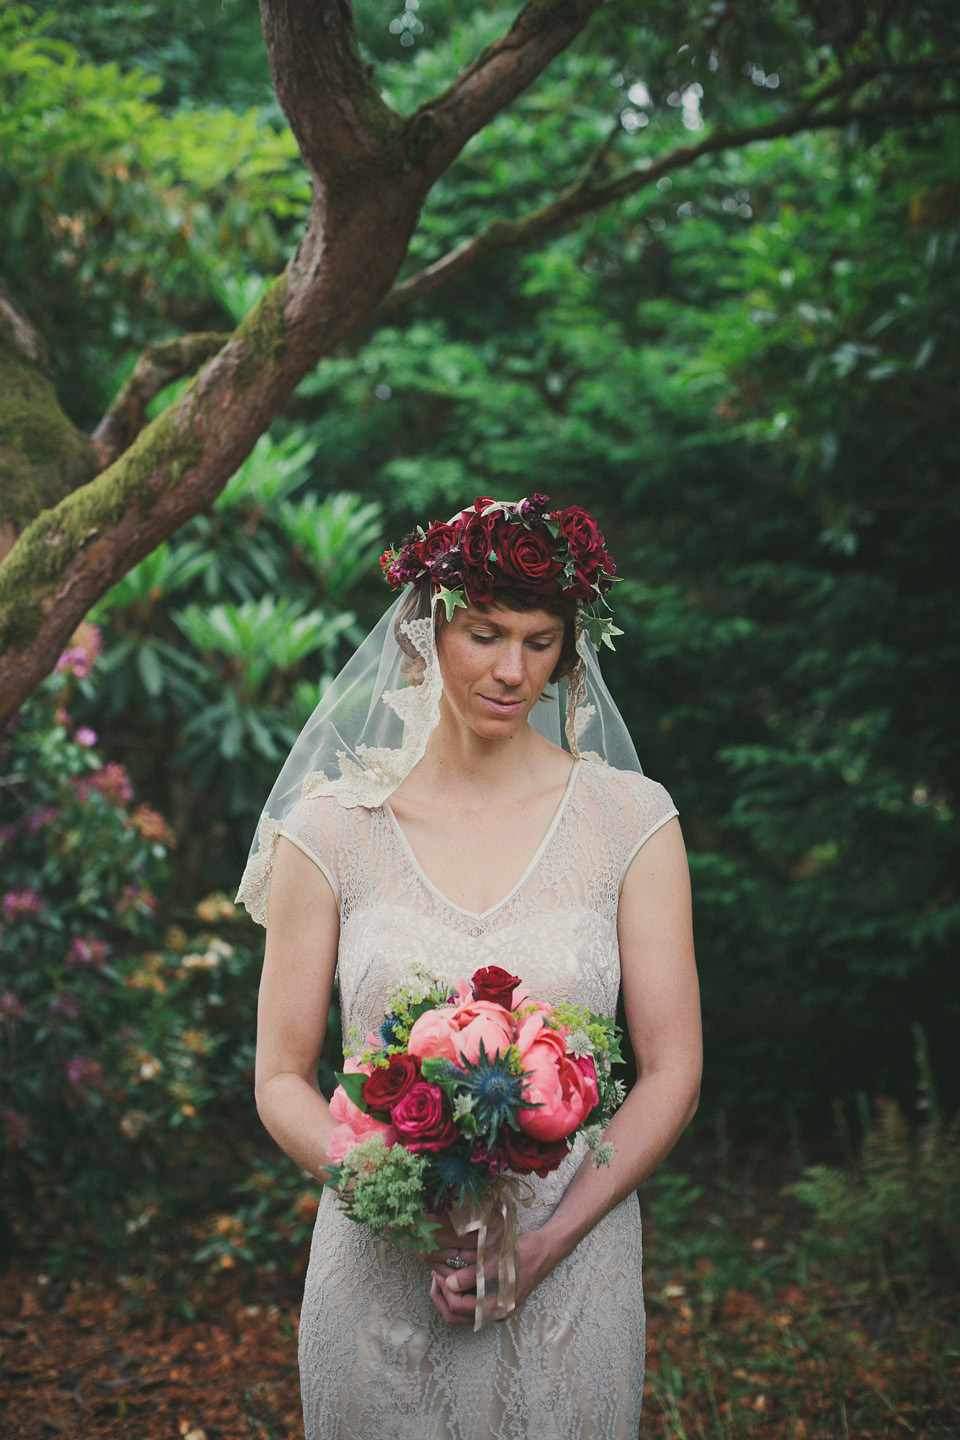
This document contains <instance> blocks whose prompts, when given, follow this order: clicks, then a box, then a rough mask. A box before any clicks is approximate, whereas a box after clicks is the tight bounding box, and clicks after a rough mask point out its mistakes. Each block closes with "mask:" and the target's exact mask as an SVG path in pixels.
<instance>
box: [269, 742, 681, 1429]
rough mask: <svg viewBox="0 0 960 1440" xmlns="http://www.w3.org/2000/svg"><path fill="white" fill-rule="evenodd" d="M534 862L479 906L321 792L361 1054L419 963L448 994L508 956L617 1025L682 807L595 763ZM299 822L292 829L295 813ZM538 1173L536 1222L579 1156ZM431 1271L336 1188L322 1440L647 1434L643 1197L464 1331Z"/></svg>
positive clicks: (320, 1399)
mask: <svg viewBox="0 0 960 1440" xmlns="http://www.w3.org/2000/svg"><path fill="white" fill-rule="evenodd" d="M576 769H577V774H576V776H575V777H571V781H572V783H571V785H570V787H569V788H568V791H567V792H566V795H565V798H564V802H563V808H562V810H561V812H560V813H559V815H558V817H557V818H556V820H555V823H554V828H553V831H552V833H551V835H550V838H549V840H548V841H547V843H546V845H545V846H544V847H543V849H542V853H540V855H539V859H538V860H537V863H536V864H535V865H534V866H533V867H532V868H529V869H528V873H527V874H526V875H525V876H524V877H523V878H522V880H521V881H520V882H518V884H517V886H515V887H514V889H513V891H511V893H510V894H509V895H507V896H505V897H504V898H503V900H502V901H501V902H500V904H498V905H496V906H494V907H492V908H491V909H490V910H488V911H487V912H485V914H483V915H476V914H471V913H470V912H468V911H465V910H463V909H461V908H459V907H457V906H455V905H453V904H452V903H451V902H449V901H446V900H445V899H444V897H443V896H442V895H441V894H440V893H439V892H438V891H437V890H436V889H435V888H434V887H431V886H429V885H428V884H427V883H425V877H424V876H423V873H422V872H421V871H420V870H419V867H418V866H417V863H416V860H415V858H414V857H413V854H412V852H410V851H409V850H408V848H407V847H405V846H404V845H403V844H402V843H401V840H400V837H399V836H398V833H397V830H396V829H395V825H396V822H395V821H394V820H392V818H391V816H390V815H389V814H388V813H387V811H386V809H385V808H383V807H381V808H377V809H362V808H353V809H350V810H344V809H342V808H341V807H340V806H338V805H337V804H336V802H335V801H333V800H331V799H326V798H324V799H319V800H318V799H310V800H304V801H302V802H301V803H300V805H299V806H297V808H296V810H295V812H294V814H293V815H292V816H291V822H292V824H293V827H294V831H295V834H296V837H297V840H298V843H300V844H301V845H302V846H303V848H306V849H307V850H308V851H312V852H313V853H314V854H315V855H316V857H317V859H318V862H320V861H322V862H323V863H324V865H325V866H327V865H330V866H332V867H333V872H334V876H335V879H336V884H337V887H338V889H339V894H340V919H341V924H340V949H339V957H338V974H339V983H340V1003H341V1010H342V1015H343V1030H344V1040H345V1044H346V1045H347V1046H348V1047H349V1045H350V1044H351V1032H352V1033H353V1035H355V1036H356V1035H359V1036H360V1037H362V1036H364V1035H366V1033H367V1032H368V1031H369V1030H370V1029H372V1028H373V1027H374V1026H375V1025H376V1024H377V1023H378V1022H379V1020H380V1018H381V1016H382V1014H383V1011H384V1008H385V1003H386V997H387V993H388V991H389V989H390V986H391V984H392V983H393V982H394V980H396V979H398V978H400V977H401V976H403V975H404V974H406V973H407V971H408V970H409V968H410V966H411V964H412V963H414V962H420V963H423V964H426V965H428V966H429V967H430V968H431V969H432V970H434V971H438V972H439V973H440V974H442V975H444V976H445V977H446V978H447V979H448V980H449V981H450V982H451V983H453V982H455V981H456V980H459V979H460V978H462V977H468V976H470V975H471V974H472V973H473V971H474V970H476V969H477V968H478V967H479V966H481V965H489V964H503V965H506V966H509V967H510V968H511V969H512V970H514V971H515V973H517V974H519V975H521V976H522V977H523V981H524V983H525V984H526V985H529V987H530V989H531V990H532V991H533V993H534V994H536V995H537V996H538V997H542V998H543V999H545V1000H548V1001H552V1002H554V1003H556V1002H559V1001H563V1000H570V1001H574V1002H576V1003H578V1004H582V1005H586V1006H588V1007H589V1008H590V1009H592V1010H595V1011H598V1012H600V1013H604V1014H613V1013H614V1009H615V1006H616V1002H617V993H618V989H619V984H620V953H619V948H618V941H617V903H618V892H619V888H620V883H621V880H622V877H623V873H624V870H625V867H626V866H627V865H628V864H629V859H630V858H631V857H632V855H634V854H635V853H636V851H637V849H638V848H639V846H640V845H642V844H643V843H644V841H645V839H647V838H649V836H650V835H651V834H653V833H654V831H655V830H656V829H658V828H659V827H660V826H661V825H663V824H664V823H666V821H667V820H668V819H669V818H670V817H671V816H672V815H674V814H675V813H676V811H675V809H674V806H673V804H672V802H671V800H670V797H669V795H668V794H667V792H666V791H665V790H664V789H663V787H662V786H660V785H657V784H656V783H655V782H654V781H652V780H648V779H646V778H644V777H643V776H640V775H636V774H632V773H629V772H623V771H618V770H611V769H609V768H607V767H605V766H603V767H602V766H598V765H593V764H590V763H589V762H585V761H582V760H581V761H580V762H578V764H577V767H576ZM288 823H290V822H288ZM582 1155H583V1148H582V1145H580V1144H578V1146H577V1147H576V1148H575V1150H574V1152H573V1153H572V1154H571V1155H570V1156H569V1157H568V1158H567V1160H566V1161H565V1162H564V1164H563V1165H562V1166H561V1167H560V1169H559V1170H557V1171H555V1172H554V1173H553V1174H552V1175H549V1176H547V1177H546V1178H545V1179H542V1180H538V1181H535V1183H534V1190H535V1196H534V1201H533V1204H532V1205H531V1207H530V1208H529V1209H528V1210H521V1213H520V1217H519V1219H520V1228H521V1229H523V1230H525V1229H530V1228H533V1227H536V1226H539V1225H541V1224H542V1223H543V1221H544V1220H545V1219H546V1218H547V1216H548V1215H549V1214H550V1213H551V1212H552V1210H553V1209H554V1208H555V1207H556V1205H557V1204H558V1202H559V1201H560V1199H561V1198H562V1195H563V1192H564V1190H565V1189H566V1186H567V1185H568V1184H569V1182H570V1180H571V1178H572V1176H573V1175H574V1173H575V1172H576V1169H577V1167H578V1165H579V1163H580V1161H581V1159H582ZM428 1290H429V1277H428V1276H426V1275H425V1272H424V1270H423V1268H422V1266H421V1265H420V1264H419V1262H418V1261H417V1260H415V1259H413V1258H412V1257H410V1256H409V1255H405V1254H404V1253H403V1252H401V1251H399V1250H397V1249H396V1248H395V1247H393V1246H391V1245H389V1244H387V1243H384V1242H382V1241H377V1240H376V1239H375V1238H374V1237H373V1236H372V1235H371V1234H369V1232H366V1231H364V1230H363V1229H362V1227H360V1226H357V1225H354V1224H353V1223H352V1222H351V1221H349V1220H347V1219H346V1217H345V1216H344V1215H342V1213H341V1212H340V1211H339V1209H338V1208H337V1204H336V1198H335V1196H334V1195H333V1194H332V1193H326V1194H325V1195H324V1197H323V1201H322V1203H321V1207H320V1212H319V1215H318V1218H317V1225H316V1230H315V1232H314V1242H313V1248H312V1252H311V1260H310V1267H309V1270H308V1275H307V1283H306V1292H305V1296H304V1308H303V1315H302V1318H301V1326H300V1361H301V1382H302V1387H303V1399H304V1424H305V1434H306V1437H307V1440H635V1437H636V1434H637V1428H638V1425H639V1416H640V1402H641V1396H642V1390H643V1356H644V1318H643V1293H642V1285H641V1234H640V1213H639V1206H638V1204H637V1199H636V1196H630V1197H628V1199H627V1200H625V1201H624V1202H623V1203H622V1204H621V1205H619V1206H618V1207H617V1208H616V1209H615V1210H613V1211H611V1212H610V1213H609V1214H608V1215H607V1216H605V1217H604V1219H603V1220H602V1221H601V1222H600V1223H599V1224H598V1225H597V1226H596V1227H595V1228H594V1229H593V1230H592V1231H591V1232H590V1234H589V1235H587V1236H586V1237H585V1238H584V1239H583V1240H582V1241H581V1242H580V1244H579V1245H578V1246H577V1247H576V1249H575V1250H574V1251H573V1253H572V1254H571V1255H569V1256H568V1257H567V1259H566V1260H564V1261H563V1262H562V1263H561V1264H560V1265H558V1266H557V1267H556V1269H555V1270H554V1271H553V1272H552V1273H551V1275H550V1276H548V1277H547V1279H546V1280H545V1281H544V1282H543V1283H542V1284H541V1285H540V1286H538V1287H537V1289H536V1290H535V1291H534V1292H533V1294H532V1295H530V1297H529V1298H528V1299H527V1300H526V1301H525V1302H524V1303H523V1305H521V1306H520V1308H519V1310H518V1311H517V1313H516V1315H514V1316H513V1317H512V1318H511V1319H510V1320H509V1321H506V1322H504V1323H502V1324H495V1325H489V1326H486V1327H485V1328H484V1329H483V1330H482V1331H481V1332H480V1334H479V1335H474V1333H473V1331H472V1329H469V1328H463V1329H460V1328H455V1329H452V1328H450V1327H448V1326H447V1325H446V1324H445V1323H444V1322H443V1321H442V1320H441V1318H440V1316H439V1314H438V1313H437V1311H436V1309H435V1307H434V1306H433V1304H432V1302H431V1301H430V1298H429V1294H428Z"/></svg>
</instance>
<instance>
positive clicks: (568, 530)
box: [557, 505, 605, 572]
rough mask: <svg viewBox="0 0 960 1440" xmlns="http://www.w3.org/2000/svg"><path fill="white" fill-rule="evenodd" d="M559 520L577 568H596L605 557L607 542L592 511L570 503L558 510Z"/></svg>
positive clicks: (583, 569)
mask: <svg viewBox="0 0 960 1440" xmlns="http://www.w3.org/2000/svg"><path fill="white" fill-rule="evenodd" d="M557 522H558V524H559V526H560V533H561V535H562V536H563V538H564V539H565V540H566V542H567V546H568V547H569V550H570V556H571V559H572V560H573V563H574V564H575V565H576V567H577V570H578V571H581V572H582V571H590V570H596V568H597V566H598V565H599V564H600V562H601V560H602V559H604V558H605V550H604V543H605V542H604V539H603V535H602V534H601V531H600V526H599V525H598V524H597V522H596V520H595V519H594V517H593V516H592V515H591V514H590V511H589V510H584V509H583V507H582V506H580V505H568V506H567V508H566V510H560V511H559V512H558V514H557Z"/></svg>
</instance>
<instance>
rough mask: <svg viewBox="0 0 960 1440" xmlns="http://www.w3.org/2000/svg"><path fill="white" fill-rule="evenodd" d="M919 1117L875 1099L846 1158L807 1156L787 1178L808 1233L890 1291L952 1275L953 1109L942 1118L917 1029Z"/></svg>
mask: <svg viewBox="0 0 960 1440" xmlns="http://www.w3.org/2000/svg"><path fill="white" fill-rule="evenodd" d="M917 1050H918V1060H919V1064H920V1072H921V1081H920V1084H921V1089H922V1091H923V1092H924V1100H923V1104H924V1107H925V1111H924V1113H925V1119H924V1121H923V1123H922V1124H921V1125H920V1126H919V1127H918V1129H917V1130H916V1132H915V1133H912V1132H911V1129H910V1126H909V1124H908V1123H907V1120H906V1118H905V1116H904V1114H903V1112H902V1111H901V1109H900V1107H899V1106H898V1105H897V1104H896V1102H895V1101H892V1100H886V1099H881V1100H877V1101H876V1104H875V1108H874V1116H873V1119H872V1121H871V1120H870V1118H869V1116H868V1117H867V1122H868V1123H867V1125H866V1129H865V1134H864V1137H863V1142H862V1146H861V1151H860V1155H859V1157H858V1160H857V1163H856V1165H855V1167H854V1168H852V1169H850V1170H842V1169H837V1168H834V1167H831V1166H827V1165H813V1166H810V1167H809V1168H808V1169H807V1170H806V1171H805V1177H804V1179H802V1180H800V1181H799V1182H798V1183H797V1184H795V1185H792V1186H790V1187H789V1193H791V1194H793V1195H795V1196H796V1197H797V1198H798V1199H800V1200H802V1201H803V1202H804V1203H805V1204H807V1205H809V1206H811V1207H812V1209H813V1210H814V1212H815V1218H814V1224H813V1231H812V1237H811V1238H812V1239H813V1241H814V1243H815V1244H817V1245H818V1246H819V1247H820V1248H821V1249H822V1251H823V1252H824V1253H826V1254H827V1255H828V1256H829V1257H830V1261H831V1264H832V1265H833V1267H834V1268H835V1269H836V1268H839V1269H840V1271H841V1273H845V1274H846V1275H847V1276H848V1277H849V1278H851V1279H854V1280H858V1281H860V1282H861V1283H863V1284H865V1285H866V1286H868V1287H869V1288H870V1289H871V1290H873V1291H875V1292H877V1293H879V1294H880V1295H882V1296H885V1297H887V1298H889V1299H895V1298H896V1294H897V1292H898V1291H901V1290H902V1291H905V1292H906V1293H907V1294H909V1295H911V1296H914V1295H916V1294H918V1293H919V1292H920V1291H921V1290H922V1289H924V1288H925V1287H927V1286H928V1285H929V1283H930V1281H931V1280H933V1279H934V1278H935V1277H942V1276H944V1275H953V1276H960V1115H958V1116H957V1117H956V1118H955V1119H954V1121H953V1123H952V1124H950V1125H944V1124H943V1122H942V1120H941V1118H940V1114H939V1110H938V1107H937V1103H936V1098H935V1095H934V1092H933V1086H932V1082H931V1080H930V1077H929V1067H928V1065H927V1062H926V1053H925V1044H924V1041H923V1037H922V1035H918V1042H917Z"/></svg>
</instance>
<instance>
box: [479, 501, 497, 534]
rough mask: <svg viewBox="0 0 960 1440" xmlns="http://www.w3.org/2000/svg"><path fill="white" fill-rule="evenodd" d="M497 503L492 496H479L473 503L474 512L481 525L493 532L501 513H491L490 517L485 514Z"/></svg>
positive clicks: (495, 511)
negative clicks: (485, 511)
mask: <svg viewBox="0 0 960 1440" xmlns="http://www.w3.org/2000/svg"><path fill="white" fill-rule="evenodd" d="M496 503H497V502H496V500H494V498H493V496H492V495H478V496H477V498H476V500H474V502H473V510H474V514H475V516H476V518H477V519H478V520H479V521H480V524H481V525H485V526H486V527H487V529H488V530H492V529H493V527H494V525H495V524H496V523H497V519H498V517H499V514H500V511H499V510H494V511H491V513H490V514H489V515H484V513H483V512H484V510H486V509H487V508H488V507H489V506H490V505H496Z"/></svg>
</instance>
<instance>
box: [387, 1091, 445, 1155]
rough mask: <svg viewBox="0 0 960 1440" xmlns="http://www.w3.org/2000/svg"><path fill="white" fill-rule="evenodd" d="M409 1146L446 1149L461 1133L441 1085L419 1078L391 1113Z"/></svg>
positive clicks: (404, 1141)
mask: <svg viewBox="0 0 960 1440" xmlns="http://www.w3.org/2000/svg"><path fill="white" fill-rule="evenodd" d="M390 1118H391V1119H392V1121H393V1123H394V1125H395V1126H396V1127H397V1133H398V1134H399V1136H400V1140H401V1143H402V1144H404V1145H405V1146H406V1147H407V1149H408V1150H413V1151H414V1152H415V1153H419V1152H420V1151H423V1150H446V1149H447V1147H448V1146H449V1145H452V1144H453V1142H454V1140H456V1138H457V1135H458V1133H459V1132H458V1130H457V1127H456V1123H455V1122H454V1118H453V1112H452V1110H451V1109H450V1101H449V1100H448V1099H447V1097H446V1095H444V1093H443V1091H442V1090H441V1089H440V1086H439V1085H429V1084H428V1083H427V1081H426V1080H418V1081H417V1083H416V1084H415V1085H411V1087H410V1089H409V1090H408V1091H407V1093H406V1095H404V1097H403V1099H402V1100H398V1101H397V1103H396V1105H394V1107H393V1112H392V1114H391V1117H390Z"/></svg>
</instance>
